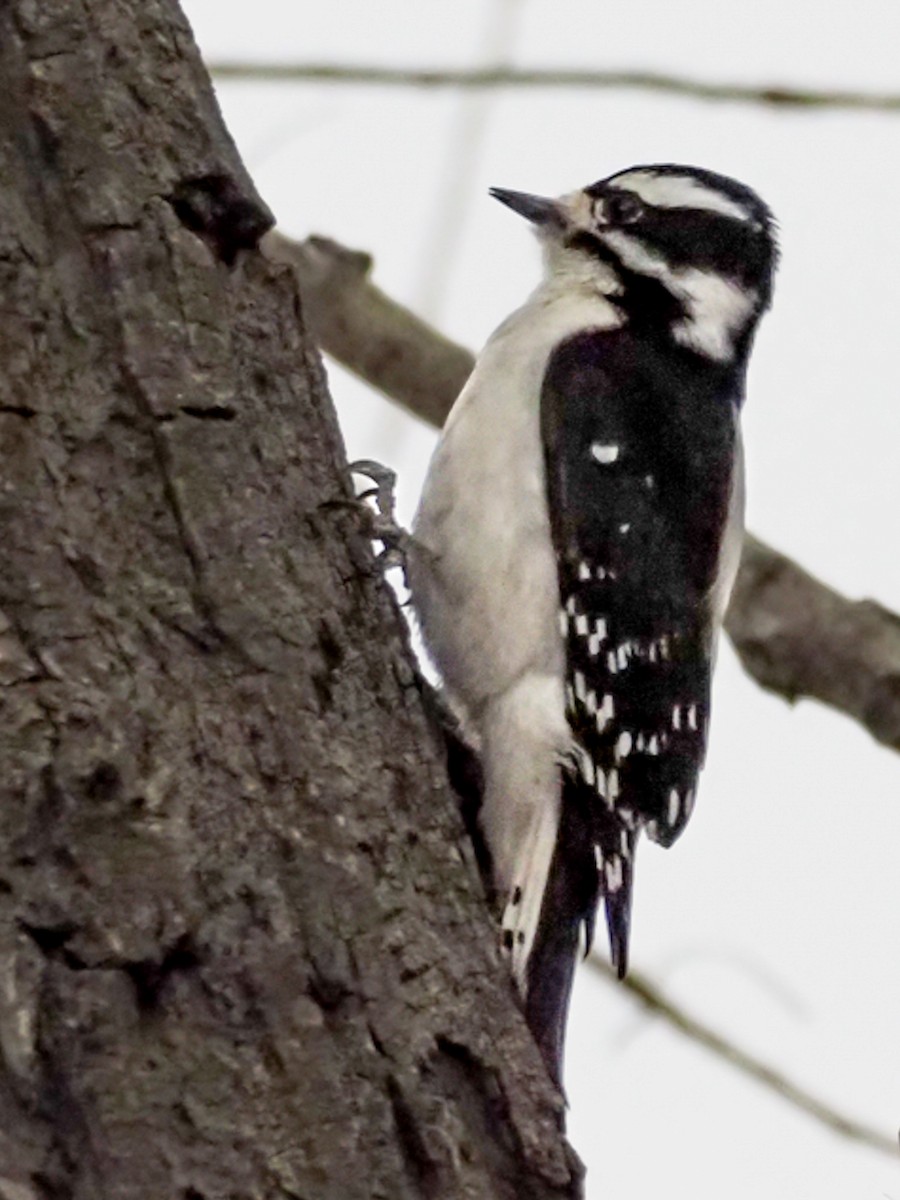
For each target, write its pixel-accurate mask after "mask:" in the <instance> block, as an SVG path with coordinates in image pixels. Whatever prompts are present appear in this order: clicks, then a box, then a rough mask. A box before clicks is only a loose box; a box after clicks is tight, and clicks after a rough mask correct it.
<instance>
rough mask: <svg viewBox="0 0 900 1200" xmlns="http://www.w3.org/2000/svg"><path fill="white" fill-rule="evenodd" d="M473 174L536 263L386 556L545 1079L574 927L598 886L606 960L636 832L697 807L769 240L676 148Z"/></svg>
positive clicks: (655, 832) (589, 917)
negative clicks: (464, 746) (533, 241)
mask: <svg viewBox="0 0 900 1200" xmlns="http://www.w3.org/2000/svg"><path fill="white" fill-rule="evenodd" d="M492 194H493V195H494V196H495V197H496V199H498V200H500V201H501V202H502V203H503V204H506V205H508V206H509V207H510V208H511V209H513V210H514V211H515V212H517V213H520V214H521V215H522V216H524V217H526V218H527V219H528V220H529V221H531V222H532V223H533V225H534V226H535V227H536V229H537V234H538V238H539V240H540V242H541V244H542V247H543V252H544V266H545V272H544V279H543V282H542V283H541V284H540V285H539V286H538V288H537V290H536V291H535V292H534V293H533V294H532V295H531V297H530V298H529V299H528V300H527V301H526V303H525V304H524V305H523V307H522V308H520V309H518V310H517V311H516V312H514V313H513V314H512V316H510V317H509V318H508V319H507V320H506V321H504V323H503V324H502V325H501V326H500V328H499V329H498V330H497V331H496V332H495V333H494V334H493V336H492V337H491V338H490V340H489V341H488V343H487V345H486V346H485V348H484V350H483V352H482V354H481V356H480V357H479V359H478V361H477V363H476V365H475V369H474V371H473V373H472V375H471V377H470V379H469V381H468V383H467V384H466V386H465V388H464V389H463V391H462V393H461V395H460V396H459V399H458V400H457V401H456V404H455V405H454V407H453V410H452V412H451V413H450V416H449V418H448V420H447V423H446V425H445V427H444V430H443V433H442V435H441V439H440V442H439V444H438V447H437V450H436V451H435V454H434V458H433V459H432V462H431V466H430V468H429V472H428V477H427V479H426V482H425V488H424V491H423V494H422V500H421V504H420V507H419V511H418V515H417V517H416V521H415V525H414V538H413V541H412V546H411V549H410V560H409V577H410V585H411V589H412V594H413V601H414V604H415V608H416V611H417V613H418V617H419V620H420V623H421V628H422V633H423V636H424V639H425V643H426V645H427V647H428V649H429V651H430V653H431V655H432V656H433V658H434V661H435V663H436V665H437V667H438V668H439V670H440V673H441V675H442V677H443V681H444V684H445V687H446V691H447V695H448V698H449V699H450V701H451V703H452V704H453V706H454V708H455V709H456V711H457V712H458V714H459V716H460V718H461V720H462V722H463V725H464V728H465V729H466V730H467V731H468V735H469V736H470V738H471V739H472V741H473V743H474V744H475V745H476V746H477V748H478V749H479V750H480V753H481V755H482V760H483V766H484V777H485V792H484V803H483V809H482V813H481V822H482V828H483V832H484V836H485V841H486V843H487V846H488V849H489V850H490V853H491V856H492V860H493V873H494V884H495V887H496V891H497V895H498V897H499V900H500V903H501V905H502V907H503V918H502V928H503V933H502V941H503V946H504V948H505V950H506V951H507V952H508V953H509V956H510V958H511V966H512V971H513V974H514V977H515V980H516V982H517V985H518V988H519V990H520V993H521V995H522V997H523V1000H524V1006H525V1011H526V1015H527V1018H528V1020H529V1023H530V1025H531V1028H532V1031H533V1033H534V1035H535V1037H536V1039H537V1041H538V1044H539V1045H540V1047H541V1050H542V1052H543V1055H544V1057H545V1060H546V1061H547V1064H548V1066H549V1068H550V1070H551V1072H552V1073H553V1075H554V1077H555V1078H556V1079H557V1081H559V1080H560V1076H561V1065H562V1048H563V1038H564V1032H565V1020H566V1012H567V1009H568V1002H569V993H570V990H571V983H572V975H573V971H574V966H575V961H576V957H577V952H578V946H579V941H580V935H581V931H582V930H583V931H584V936H585V940H586V942H587V944H590V940H591V937H592V933H593V925H594V917H595V912H596V909H597V905H598V902H599V900H600V898H601V897H602V899H603V901H604V903H605V910H606V923H607V927H608V930H609V940H610V946H611V953H612V961H613V963H614V965H615V967H616V969H617V971H618V974H619V976H620V977H621V976H624V974H625V971H626V967H627V955H628V936H629V913H630V907H631V888H632V878H633V871H634V852H635V845H636V842H637V839H638V835H639V834H640V832H641V830H642V829H643V830H646V832H647V834H648V835H649V836H650V837H651V838H652V839H653V840H654V841H656V842H660V843H662V845H664V846H668V845H670V844H671V843H672V842H673V841H674V840H675V839H676V838H677V837H678V835H679V834H680V833H681V831H682V829H683V828H684V826H685V824H686V822H687V820H688V818H689V816H690V814H691V810H692V809H693V806H694V799H695V796H696V791H697V776H698V773H699V771H700V768H701V766H702V764H703V759H704V755H705V751H706V740H707V731H708V727H709V702H710V677H711V672H712V667H713V661H714V658H715V651H716V642H717V638H718V634H719V630H720V628H721V625H722V619H723V617H724V614H725V608H726V605H727V603H728V597H729V593H730V591H731V587H732V583H733V582H734V577H735V572H736V570H737V566H738V560H739V558H740V552H741V540H742V533H743V507H744V483H743V465H742V453H741V440H740V429H739V417H740V410H741V405H742V402H743V399H744V381H745V375H746V369H747V360H748V356H749V353H750V348H751V343H752V341H753V336H754V333H755V330H756V327H757V323H758V321H759V318H760V316H761V314H762V313H763V312H764V311H765V309H766V308H767V306H768V304H769V301H770V297H771V291H772V276H773V272H774V268H775V262H776V256H777V251H776V245H775V236H774V229H773V221H772V217H771V214H770V212H769V210H768V208H767V207H766V206H765V204H763V203H762V201H761V200H760V199H759V198H758V196H756V194H755V193H754V192H752V191H751V190H750V189H749V188H747V187H745V186H743V185H742V184H740V183H737V182H735V181H734V180H732V179H728V178H725V177H723V176H721V175H717V174H714V173H713V172H711V171H705V170H699V169H696V168H693V167H682V166H672V165H664V166H645V167H635V168H632V169H630V170H628V171H623V172H621V173H619V174H617V175H613V176H611V177H610V178H608V179H604V180H602V181H600V182H599V183H594V184H592V185H591V186H590V187H586V188H584V189H582V190H579V191H575V192H572V193H570V194H568V195H565V196H563V197H561V198H560V199H547V198H544V197H541V196H534V195H530V194H527V193H522V192H513V191H506V190H504V189H501V188H496V189H493V192H492Z"/></svg>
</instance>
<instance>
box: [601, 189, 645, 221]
mask: <svg viewBox="0 0 900 1200" xmlns="http://www.w3.org/2000/svg"><path fill="white" fill-rule="evenodd" d="M643 213H644V206H643V205H642V204H641V202H640V200H639V199H638V198H637V196H635V194H634V192H611V193H610V194H609V195H608V196H607V197H606V220H607V221H608V222H609V223H610V224H611V225H633V224H634V222H635V221H637V220H639V219H640V218H641V217H642V216H643Z"/></svg>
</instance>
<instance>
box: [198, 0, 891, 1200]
mask: <svg viewBox="0 0 900 1200" xmlns="http://www.w3.org/2000/svg"><path fill="white" fill-rule="evenodd" d="M185 7H186V11H187V14H188V16H189V18H190V20H191V21H192V23H193V25H194V28H195V31H196V34H197V36H198V39H199V41H200V45H201V48H202V49H203V51H204V53H205V55H206V57H207V58H208V59H209V60H210V61H213V60H217V59H219V60H221V59H225V58H228V59H234V58H242V59H246V58H252V59H257V60H260V61H266V60H281V61H284V60H304V61H310V60H315V61H322V62H328V63H351V62H352V63H355V62H365V63H383V64H392V65H400V64H405V65H410V66H436V65H447V66H450V65H452V66H473V65H478V64H479V63H482V62H484V61H485V56H486V54H488V56H489V57H493V56H495V55H497V54H498V53H499V54H501V56H503V57H505V58H506V59H507V60H508V61H511V62H513V63H515V64H517V65H529V66H547V67H552V66H558V67H591V68H607V67H608V68H623V69H624V68H635V69H655V70H660V71H669V72H673V73H682V74H688V75H692V76H697V77H701V78H706V79H710V80H716V81H719V80H723V81H726V80H727V81H736V82H747V83H755V82H759V83H781V84H791V85H799V86H803V85H810V86H821V87H846V88H860V89H866V88H870V89H873V90H875V89H885V90H894V91H900V4H897V0H854V2H853V3H850V2H849V0H832V2H831V3H830V4H823V3H821V0H818V2H814V0H753V2H752V3H743V4H730V3H723V0H682V2H681V3H678V4H673V3H672V2H671V0H629V2H628V3H627V4H612V3H603V2H602V0H554V2H551V0H453V3H449V2H446V3H443V4H439V3H437V2H436V0H430V2H426V3H423V2H422V0H379V2H378V3H374V2H373V0H315V2H313V0H306V2H305V3H291V2H288V0H255V2H254V4H253V5H252V8H248V6H247V5H246V4H245V3H243V2H242V3H238V2H237V0H187V2H186V4H185ZM218 90H219V97H220V100H221V103H222V106H223V108H224V112H225V116H226V120H227V121H228V123H229V125H230V128H231V130H232V132H233V133H234V135H235V137H236V140H237V142H238V145H239V147H240V149H241V151H242V153H243V155H244V158H245V160H246V162H247V164H248V167H249V169H250V171H251V172H252V174H253V175H254V177H255V179H256V182H257V184H258V186H259V188H260V190H261V192H262V194H263V196H264V197H265V198H266V200H267V201H268V203H269V204H270V205H271V206H272V208H273V210H274V211H275V213H276V215H277V216H278V219H279V222H280V224H281V225H282V227H283V229H284V230H285V231H286V232H288V233H290V234H293V235H295V236H298V237H302V236H305V235H306V234H308V233H310V232H318V233H324V234H328V235H331V236H333V237H335V238H337V239H338V240H340V241H343V242H345V243H346V244H348V245H350V246H354V247H358V248H361V249H366V250H369V251H371V252H372V253H373V254H374V255H375V259H376V272H375V279H376V282H378V283H379V284H380V285H381V286H382V287H383V288H384V289H385V290H386V291H387V292H389V293H390V294H391V295H392V296H394V297H396V298H398V299H399V300H401V301H403V302H405V303H407V304H410V305H412V306H414V307H416V308H418V309H419V310H420V311H422V310H423V308H424V309H425V310H426V315H427V316H428V317H429V319H431V320H432V321H433V322H434V323H436V324H437V325H438V326H439V327H440V328H441V329H442V330H443V331H445V332H446V333H448V334H449V335H450V336H452V337H454V338H456V339H458V340H459V341H461V342H463V343H464V344H466V345H468V346H471V347H473V348H477V347H478V346H480V345H481V344H482V343H483V342H484V340H485V339H486V337H487V336H488V334H489V333H490V332H491V330H492V329H493V328H494V327H495V325H497V324H498V323H499V321H500V320H501V319H502V318H503V317H504V316H506V314H507V313H508V312H509V311H510V310H511V309H512V308H514V307H515V306H517V305H518V304H520V303H521V302H522V300H523V299H524V297H525V296H526V294H527V293H528V292H529V291H530V289H531V288H532V287H533V286H534V284H535V282H536V279H537V275H538V257H537V251H536V247H535V245H534V243H533V240H532V239H531V237H530V236H529V232H528V228H527V225H526V223H525V222H524V221H522V220H520V219H519V218H517V217H516V216H515V215H514V214H512V213H511V212H509V211H508V210H507V209H504V208H502V207H501V206H500V205H498V204H496V203H494V202H493V201H491V200H490V199H489V198H488V196H487V188H488V187H489V186H490V185H498V186H504V187H512V188H518V189H521V190H526V191H536V192H547V193H559V192H563V191H568V190H570V189H571V188H572V187H575V186H578V185H582V184H586V183H588V182H591V181H593V180H595V179H598V178H601V177H603V176H605V175H607V174H610V173H611V172H613V171H616V170H619V169H621V168H623V167H626V166H630V165H632V164H636V163H640V162H656V161H674V162H679V161H681V162H689V163H694V164H697V165H701V166H705V167H709V168H712V169H714V170H717V171H723V172H725V173H728V174H732V175H734V176H736V177H737V178H739V179H742V180H744V181H745V182H747V183H749V184H751V185H752V186H753V187H755V188H756V189H757V190H758V191H759V192H760V193H761V195H762V196H763V197H764V198H765V199H766V200H767V201H768V202H769V204H770V205H771V206H772V207H773V209H774V210H775V212H776V215H777V216H778V218H779V221H780V225H781V242H782V252H783V259H782V268H781V271H780V274H779V278H778V280H777V284H776V294H775V306H774V309H773V311H772V312H771V313H770V314H769V315H768V316H767V317H766V318H765V320H764V323H763V328H762V331H761V335H760V337H759V339H758V343H757V349H756V353H755V356H754V360H753V364H752V368H751V374H750V388H749V400H748V405H747V409H746V417H745V432H746V438H747V443H748V459H749V490H750V500H749V524H750V525H751V527H752V528H753V529H754V530H755V531H756V532H757V533H758V534H759V535H760V536H762V537H764V538H765V539H767V540H768V541H770V542H771V543H772V544H773V545H775V546H777V547H778V548H779V549H781V550H783V551H785V552H787V553H789V554H791V555H792V556H794V557H795V558H796V559H797V560H798V561H799V562H800V563H802V564H803V565H804V566H805V567H807V568H808V569H809V570H811V571H813V572H814V573H815V574H817V575H818V576H819V577H820V578H822V579H824V580H826V581H827V582H829V583H831V584H832V585H834V586H837V587H839V588H841V589H842V590H844V591H845V592H847V593H849V594H851V595H854V596H871V597H873V598H875V599H878V600H880V601H881V602H882V603H884V604H886V605H888V606H889V607H891V608H893V609H895V610H898V609H900V560H898V536H897V528H896V526H897V519H898V500H900V478H898V467H897V457H898V452H897V448H898V445H900V387H898V370H900V360H898V353H897V347H898V341H900V165H898V164H900V155H898V147H900V113H898V114H895V115H873V114H864V113H832V114H829V113H824V112H799V113H797V112H795V113H790V114H789V113H785V112H775V111H773V110H764V109H759V108H752V107H749V106H742V105H737V104H709V103H701V102H695V101H689V100H682V99H676V98H673V97H670V96H669V97H667V96H651V95H648V94H641V93H634V92H601V91H594V92H592V91H574V90H569V91H546V90H541V91H536V90H534V91H530V92H529V91H521V90H515V91H506V92H491V93H484V94H480V95H474V96H473V95H463V94H461V93H456V92H453V91H443V92H424V91H414V90H409V89H406V90H404V89H387V88H372V87H368V88H363V87H338V86H322V85H318V86H313V85H285V84H281V85H266V86H263V85H258V84H252V85H251V84H247V83H240V84H239V83H231V84H227V85H220V86H219V89H218ZM329 374H330V378H331V383H332V388H333V392H334V396H335V400H336V402H337V406H338V410H339V413H340V415H341V420H342V423H343V430H344V436H345V438H346V441H347V446H348V451H349V453H350V456H351V458H352V457H362V456H364V457H374V458H377V459H380V460H381V461H384V462H387V463H390V464H391V465H393V466H395V467H396V468H397V469H398V470H399V472H400V479H401V483H400V504H401V509H400V515H401V518H402V519H403V520H404V521H407V522H408V520H409V519H410V517H411V513H412V509H413V507H414V504H415V500H416V495H417V492H418V488H419V486H420V484H421V479H422V476H423V473H424V469H425V466H426V463H427V459H428V455H429V453H430V449H431V446H432V444H433V440H434V435H433V434H432V432H431V431H430V430H427V429H425V428H424V427H423V426H421V425H419V424H417V423H415V422H414V421H412V420H411V419H409V418H406V417H404V416H402V415H400V414H398V413H397V411H396V410H394V409H392V408H391V407H390V406H389V405H388V404H387V403H386V402H383V401H381V400H380V399H378V398H377V397H374V396H373V395H372V394H371V393H370V392H368V390H367V389H365V388H364V387H363V386H362V385H361V384H360V383H358V382H357V381H356V380H353V379H351V378H350V377H349V376H348V375H347V374H346V373H344V372H343V371H341V370H339V369H338V368H335V367H333V366H329ZM601 924H602V923H601ZM602 940H603V935H602V932H601V934H600V935H598V941H599V942H601V943H602ZM601 948H602V949H603V950H604V951H605V946H602V947H601ZM632 949H633V962H634V964H635V966H637V967H638V968H640V969H641V970H643V971H647V972H648V973H650V974H651V975H653V976H654V977H655V978H657V979H658V980H659V981H660V982H662V983H663V984H664V985H665V986H666V987H667V988H668V989H669V990H670V991H671V993H672V994H673V995H674V996H675V997H676V998H677V999H678V1000H679V1001H680V1002H682V1003H683V1004H684V1005H685V1006H686V1007H687V1008H689V1009H690V1010H691V1011H693V1012H695V1013H696V1014H698V1015H700V1016H702V1017H703V1018H705V1019H706V1020H708V1021H709V1022H711V1023H712V1024H713V1025H715V1027H717V1028H718V1029H719V1030H721V1031H722V1032H724V1033H726V1034H729V1035H731V1036H732V1037H733V1038H734V1039H735V1040H736V1041H738V1042H739V1043H741V1044H742V1045H745V1046H747V1047H748V1048H750V1049H753V1050H755V1051H756V1052H758V1053H760V1054H762V1055H764V1056H765V1057H767V1058H768V1059H770V1060H771V1061H772V1062H773V1063H775V1064H777V1065H778V1066H779V1067H780V1068H781V1069H783V1070H784V1071H785V1072H787V1073H789V1074H790V1075H792V1076H793V1077H795V1078H796V1079H797V1080H798V1081H800V1082H801V1083H803V1084H804V1085H806V1086H807V1087H809V1088H811V1089H812V1090H814V1091H816V1092H817V1093H819V1094H821V1095H822V1097H823V1098H826V1099H828V1100H830V1101H832V1102H833V1103H835V1104H837V1105H839V1106H841V1107H843V1108H845V1109H846V1110H848V1111H849V1112H850V1113H852V1114H853V1115H856V1116H858V1117H860V1118H862V1119H865V1120H867V1121H869V1122H870V1123H872V1124H873V1125H876V1126H877V1127H879V1128H881V1129H882V1130H883V1131H884V1132H885V1133H886V1134H889V1135H890V1134H892V1133H893V1132H895V1131H896V1130H897V1128H898V1126H900V1039H898V1030H900V758H898V757H897V755H895V754H891V753H889V752H888V751H886V750H884V749H881V748H879V747H877V746H876V745H874V744H873V743H872V742H871V740H870V739H869V738H868V737H867V736H866V735H865V734H863V733H862V732H861V731H860V730H858V729H857V728H856V727H855V726H853V725H852V724H851V723H850V722H848V721H846V720H844V719H843V718H841V717H839V716H837V715H835V714H833V713H831V712H827V711H825V710H824V709H821V708H820V707H818V706H816V705H814V704H812V703H809V702H805V703H802V704H800V705H799V706H798V707H797V708H795V709H793V710H792V709H789V708H788V707H787V706H786V705H785V704H784V703H783V702H782V701H780V700H777V699H775V698H773V697H770V696H767V695H764V694H763V693H762V692H761V691H760V690H759V689H758V688H757V687H756V686H755V685H754V684H753V683H752V682H750V681H749V680H748V679H747V678H746V677H745V676H744V675H743V673H742V672H741V670H740V668H739V666H738V665H737V664H736V661H735V659H734V656H733V654H732V652H731V650H730V648H728V647H725V648H724V649H723V652H722V654H721V655H720V666H719V672H718V684H717V695H716V709H715V716H714V719H713V727H712V745H711V751H710V758H709V763H708V766H707V769H706V771H705V773H704V778H703V785H702V787H701V792H700V800H699V804H698V809H697V812H696V814H695V816H694V819H693V821H692V823H691V826H690V829H689V830H688V832H687V834H686V835H685V837H684V838H683V839H682V840H681V841H680V842H679V843H678V845H677V846H676V847H675V848H674V849H673V850H672V851H671V852H662V851H660V850H659V849H658V848H656V847H653V846H650V845H649V844H647V845H642V847H641V853H640V854H639V864H638V872H637V886H636V898H635V913H634V922H633V940H632ZM567 1084H568V1091H569V1098H570V1103H571V1111H570V1118H569V1132H570V1136H571V1139H572V1141H573V1143H574V1145H575V1147H576V1149H577V1150H578V1151H579V1153H580V1154H581V1156H582V1157H583V1158H584V1159H585V1161H586V1163H587V1166H588V1170H589V1175H588V1197H589V1198H590V1200H600V1198H601V1197H615V1198H616V1200H648V1198H649V1197H658V1196H674V1197H682V1196H684V1197H686V1196H690V1197H692V1198H693V1197H721V1196H727V1197H728V1198H729V1200H750V1198H751V1197H752V1198H753V1200H758V1198H759V1197H760V1196H763V1197H766V1200H794V1198H796V1197H815V1198H816V1200H839V1198H840V1200H848V1198H852V1200H882V1197H885V1196H887V1197H889V1198H890V1200H900V1158H898V1160H897V1161H896V1162H893V1163H892V1162H891V1161H890V1159H888V1158H885V1157H882V1156H879V1155H878V1154H877V1153H875V1152H873V1151H870V1150H866V1149H861V1148H855V1147H854V1146H853V1145H852V1144H850V1143H846V1142H843V1141H841V1140H840V1139H838V1138H836V1137H834V1136H833V1135H830V1134H828V1133H827V1132H825V1131H823V1130H821V1129H820V1128H819V1127H818V1126H816V1125H815V1124H814V1123H813V1122H812V1121H811V1120H810V1119H809V1118H807V1117H805V1116H803V1115H801V1114H798V1113H796V1112H794V1111H793V1110H792V1109H790V1108H788V1107H787V1106H786V1105H785V1104H784V1103H783V1102H782V1101H780V1100H778V1099H777V1098H774V1097H772V1096H771V1095H769V1094H768V1093H766V1092H764V1091H763V1090H761V1089H760V1088H759V1087H758V1086H757V1085H756V1084H754V1083H752V1082H750V1081H748V1080H746V1079H744V1078H743V1077H741V1076H740V1075H737V1074H735V1072H734V1071H732V1070H731V1069H730V1068H728V1067H726V1066H724V1065H723V1064H721V1063H719V1062H717V1061H716V1060H714V1059H712V1058H710V1057H709V1056H708V1055H707V1054H706V1053H705V1052H704V1051H701V1050H699V1049H697V1048H695V1047H693V1046H691V1045H690V1044H688V1043H686V1042H685V1041H684V1040H683V1039H682V1038H681V1037H680V1036H679V1035H677V1034H674V1033H671V1032H669V1031H668V1030H667V1029H666V1028H665V1027H664V1026H662V1025H660V1024H659V1023H656V1022H653V1021H649V1020H648V1019H646V1018H645V1017H643V1016H642V1015H639V1014H638V1012H637V1010H636V1009H635V1007H634V1005H633V1004H632V1002H631V1001H630V1000H629V999H628V997H627V996H623V995H621V994H619V993H617V992H616V991H615V990H614V989H613V988H611V987H610V986H609V985H608V984H606V983H604V982H601V981H600V980H598V979H596V978H594V977H592V976H591V975H590V972H589V971H587V970H583V971H582V973H581V977H580V983H579V986H578V988H577V992H576V996H575V1001H574V1005H573V1013H572V1020H571V1025H570V1034H569V1052H568V1068H567Z"/></svg>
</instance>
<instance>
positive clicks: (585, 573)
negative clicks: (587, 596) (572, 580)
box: [578, 559, 591, 580]
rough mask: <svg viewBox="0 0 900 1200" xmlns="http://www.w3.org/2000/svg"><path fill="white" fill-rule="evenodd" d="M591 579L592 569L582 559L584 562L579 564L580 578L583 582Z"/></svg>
mask: <svg viewBox="0 0 900 1200" xmlns="http://www.w3.org/2000/svg"><path fill="white" fill-rule="evenodd" d="M590 577H591V568H590V567H589V566H588V565H587V563H586V562H585V561H584V560H583V559H582V561H581V562H580V563H579V564H578V578H579V579H581V580H585V579H590Z"/></svg>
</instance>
